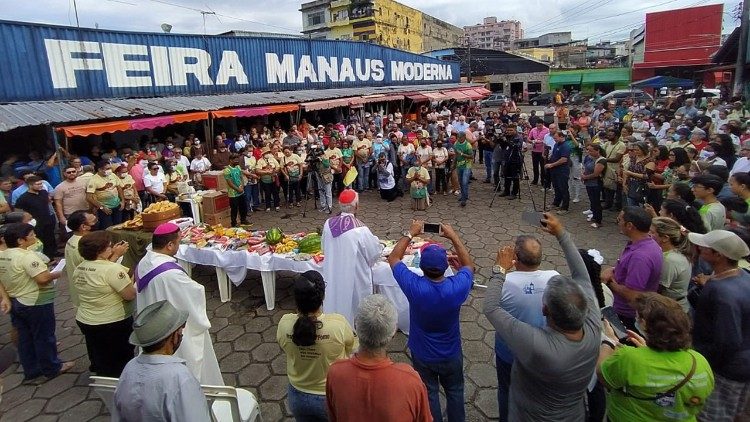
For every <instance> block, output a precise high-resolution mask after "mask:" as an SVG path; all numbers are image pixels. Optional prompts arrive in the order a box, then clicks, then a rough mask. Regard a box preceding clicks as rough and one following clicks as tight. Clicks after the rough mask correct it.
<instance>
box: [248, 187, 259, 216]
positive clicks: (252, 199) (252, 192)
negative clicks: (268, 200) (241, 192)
mask: <svg viewBox="0 0 750 422" xmlns="http://www.w3.org/2000/svg"><path fill="white" fill-rule="evenodd" d="M245 199H246V200H247V209H249V210H251V209H253V208H258V207H259V206H260V188H259V187H258V184H257V183H256V184H254V185H251V184H249V183H248V184H246V185H245Z"/></svg>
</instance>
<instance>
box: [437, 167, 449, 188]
mask: <svg viewBox="0 0 750 422" xmlns="http://www.w3.org/2000/svg"><path fill="white" fill-rule="evenodd" d="M435 191H436V192H437V193H444V192H448V179H447V177H446V175H445V168H436V169H435Z"/></svg>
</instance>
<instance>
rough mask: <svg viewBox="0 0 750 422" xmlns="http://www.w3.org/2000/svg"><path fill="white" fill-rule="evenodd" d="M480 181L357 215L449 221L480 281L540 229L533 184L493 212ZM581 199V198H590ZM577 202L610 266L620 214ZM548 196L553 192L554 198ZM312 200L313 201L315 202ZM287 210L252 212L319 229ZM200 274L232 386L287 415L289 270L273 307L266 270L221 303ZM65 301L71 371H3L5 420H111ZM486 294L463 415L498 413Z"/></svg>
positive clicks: (593, 243) (585, 241)
mask: <svg viewBox="0 0 750 422" xmlns="http://www.w3.org/2000/svg"><path fill="white" fill-rule="evenodd" d="M475 174H476V176H477V178H479V179H480V180H479V181H475V182H473V183H472V184H471V188H470V198H471V199H470V201H469V203H468V205H467V207H466V208H465V209H462V208H460V207H458V203H457V201H456V197H455V196H452V195H449V196H447V197H443V196H438V197H436V198H435V203H434V205H433V206H432V207H431V208H430V209H429V210H427V211H421V212H416V213H414V212H412V211H411V210H410V204H409V200H408V199H402V200H397V201H396V202H394V203H391V204H388V203H386V202H384V201H381V200H380V198H379V196H378V194H377V193H376V192H370V193H365V194H363V195H362V199H361V212H360V215H359V218H360V219H361V220H362V221H364V222H365V223H366V224H367V225H368V226H369V227H370V228H371V229H372V231H373V232H374V233H375V234H376V235H378V236H380V237H381V238H393V239H395V238H398V237H399V235H400V233H401V231H402V230H403V229H404V228H406V227H407V225H408V223H409V222H410V221H411V219H412V218H415V217H416V218H421V219H425V220H427V221H432V222H438V221H444V222H448V223H450V224H453V225H454V227H455V228H456V229H457V231H458V233H459V234H460V235H461V237H462V238H463V239H464V241H465V242H466V244H467V246H468V248H469V250H470V251H471V254H472V255H473V257H474V259H475V261H476V264H477V267H478V277H479V278H480V279H483V278H487V277H489V274H490V270H491V266H492V264H493V261H494V255H495V253H496V251H497V248H498V246H499V245H501V244H506V243H508V242H510V241H511V240H512V239H513V237H514V236H516V235H519V234H524V233H526V234H528V233H537V229H536V228H535V227H532V226H530V225H527V224H525V223H523V222H521V219H520V216H521V212H522V211H523V210H530V209H531V201H530V200H529V189H528V188H527V186H526V185H525V184H524V185H523V186H522V195H523V199H522V200H520V201H519V200H516V201H508V200H506V199H505V198H499V197H498V198H497V199H496V200H495V203H494V206H493V207H492V208H489V207H488V204H489V202H490V199H491V197H492V188H493V187H492V186H491V185H489V184H483V183H482V182H481V180H482V179H483V176H484V169H483V167H481V166H480V165H477V166H476V167H475ZM531 192H532V194H533V195H535V197H536V198H537V203H540V202H541V199H542V197H541V192H540V190H539V188H538V187H537V186H532V189H531ZM584 196H585V195H584ZM581 199H582V202H581V203H578V204H572V206H571V213H570V214H568V215H567V216H565V217H564V218H563V220H564V222H565V224H566V227H567V228H568V230H570V231H571V232H572V233H573V234H574V238H575V240H576V243H577V245H578V246H579V247H580V248H597V249H599V250H600V251H601V252H602V254H603V255H604V257H605V259H606V262H607V263H612V262H613V261H614V260H615V259H616V257H617V255H618V254H619V251H620V249H621V248H622V247H623V245H624V243H625V239H624V238H623V237H622V236H621V235H620V234H619V233H618V232H617V227H616V225H615V224H614V218H615V216H614V214H611V213H610V214H607V213H605V224H604V227H602V228H600V229H598V230H595V229H591V228H590V227H589V226H588V223H586V220H585V218H584V217H583V216H582V214H581V211H582V210H584V209H586V208H587V201H586V200H585V198H583V197H582V198H581ZM550 200H551V198H550ZM311 204H312V203H311ZM283 216H285V214H284V213H283V212H281V213H274V212H270V213H266V212H262V213H259V214H256V215H253V216H252V217H251V221H252V222H253V223H254V224H255V226H256V227H259V228H262V227H269V226H275V225H278V226H280V227H282V228H283V229H285V230H289V231H298V230H313V229H314V228H316V227H318V226H321V225H322V224H323V222H324V220H325V217H326V215H324V214H320V213H318V212H316V211H312V212H309V213H308V214H307V217H306V218H304V219H303V218H302V216H301V215H299V214H296V215H292V216H290V217H289V218H282V217H283ZM540 236H541V241H542V244H543V247H544V263H543V265H542V267H543V268H547V269H552V268H555V269H558V270H560V272H562V273H568V271H567V268H565V263H564V259H563V257H562V255H561V252H560V248H559V246H558V245H557V243H556V241H555V240H554V239H553V238H552V237H551V236H549V235H546V234H541V235H540ZM194 274H195V277H196V279H197V280H198V281H199V282H201V283H203V284H204V285H205V286H206V294H207V295H208V310H209V317H210V319H211V322H212V324H213V327H212V329H211V333H212V337H213V340H214V348H215V350H216V354H217V356H218V358H219V361H220V366H221V369H222V372H223V373H224V379H225V381H226V383H227V384H229V385H233V386H239V387H243V388H247V389H248V390H250V391H252V392H253V393H254V394H255V395H256V396H257V397H258V399H259V401H260V402H261V409H262V412H263V417H264V419H265V420H266V421H280V420H285V419H289V412H288V410H287V408H286V405H285V400H284V399H285V396H286V386H287V379H286V375H285V374H286V370H285V365H286V364H285V357H284V355H283V353H281V350H280V349H279V347H278V345H277V344H276V341H275V338H276V337H275V336H276V323H277V322H278V321H279V320H280V319H281V316H282V315H283V314H285V313H289V312H293V309H294V299H293V298H292V296H291V295H290V293H291V290H290V286H291V280H292V279H291V274H288V273H284V274H280V277H279V282H278V285H277V295H276V300H277V304H276V309H275V310H274V311H267V310H266V307H265V304H264V299H263V290H262V286H261V280H260V274H259V273H258V272H253V271H251V272H249V274H248V278H247V280H245V282H244V283H243V284H242V285H240V286H239V287H237V288H235V291H234V293H233V299H232V301H231V302H229V303H221V301H220V300H219V291H218V288H217V286H216V282H215V276H214V273H213V270H212V269H211V268H208V267H198V268H197V269H196V271H195V272H194ZM58 291H59V292H60V295H59V297H58V298H57V301H56V305H55V306H56V312H57V337H58V341H60V342H61V344H60V347H59V349H60V356H61V357H62V358H63V359H65V360H70V359H76V360H77V363H76V366H75V368H74V369H73V370H72V371H71V373H68V374H64V375H61V376H59V377H57V378H55V379H53V380H50V381H48V382H46V383H45V384H42V385H39V386H33V385H24V384H22V383H21V380H22V373H21V372H20V369H19V368H18V366H17V365H14V366H13V367H11V368H10V369H9V370H8V371H6V372H5V373H4V374H2V377H3V382H4V385H5V393H4V394H3V397H2V403H1V404H0V421H2V422H4V421H9V422H11V421H12V422H22V421H26V420H34V421H48V420H49V421H52V420H60V421H68V420H69V421H75V422H84V421H89V420H100V421H104V420H108V413H107V411H106V409H105V407H104V405H103V404H102V402H101V401H100V400H99V399H98V398H97V397H96V396H95V394H93V392H92V391H90V390H89V388H88V387H87V385H88V382H89V381H88V377H89V373H88V371H87V368H88V365H89V363H88V358H87V356H86V348H85V344H84V339H83V336H82V335H81V333H80V331H79V330H78V328H77V326H76V324H75V311H74V309H73V307H72V305H71V304H70V303H69V300H68V299H69V298H68V295H67V293H66V292H67V287H66V286H65V284H64V283H58ZM483 296H484V290H482V289H475V290H473V291H472V293H471V295H470V297H469V300H467V301H466V303H465V304H464V306H463V308H462V311H461V321H462V322H461V330H462V337H463V352H464V365H465V379H466V395H465V400H466V409H467V420H470V421H480V420H481V421H484V420H493V419H497V403H496V385H497V380H496V376H495V368H494V356H493V348H492V347H493V344H494V332H493V329H492V327H491V326H490V324H489V322H488V321H487V319H486V318H485V317H484V316H483V315H482V312H481V309H482V301H483ZM9 330H10V318H9V317H7V316H0V347H2V346H5V345H7V344H8V343H9V342H10V338H9V334H8V333H9ZM389 350H390V355H391V357H392V358H393V359H394V360H396V361H402V362H409V353H408V349H407V347H406V337H405V336H404V335H403V334H401V333H397V334H396V336H395V338H394V339H393V341H392V342H391V345H390V348H389Z"/></svg>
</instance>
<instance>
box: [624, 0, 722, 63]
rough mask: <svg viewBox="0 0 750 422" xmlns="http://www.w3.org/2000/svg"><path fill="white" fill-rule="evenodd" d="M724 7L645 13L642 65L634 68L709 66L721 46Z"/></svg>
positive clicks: (710, 6)
mask: <svg viewBox="0 0 750 422" xmlns="http://www.w3.org/2000/svg"><path fill="white" fill-rule="evenodd" d="M723 11H724V5H723V4H714V5H709V6H700V7H689V8H685V9H676V10H668V11H665V12H655V13H648V14H647V15H646V35H645V38H646V42H645V51H644V59H643V62H644V63H643V64H641V63H639V64H638V65H637V66H636V67H639V66H640V67H665V66H690V65H703V64H710V63H711V58H710V56H711V54H713V53H714V52H715V51H716V50H717V49H718V48H719V46H720V45H721V22H722V13H723Z"/></svg>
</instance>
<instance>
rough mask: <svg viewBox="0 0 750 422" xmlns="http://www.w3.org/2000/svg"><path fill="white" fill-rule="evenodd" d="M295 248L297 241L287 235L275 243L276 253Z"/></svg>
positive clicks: (286, 251) (287, 251)
mask: <svg viewBox="0 0 750 422" xmlns="http://www.w3.org/2000/svg"><path fill="white" fill-rule="evenodd" d="M295 249H297V242H295V241H294V239H292V238H291V237H289V236H285V237H284V239H283V240H282V241H281V242H280V243H277V244H276V246H275V250H274V251H275V252H276V253H289V252H292V251H294V250H295Z"/></svg>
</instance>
